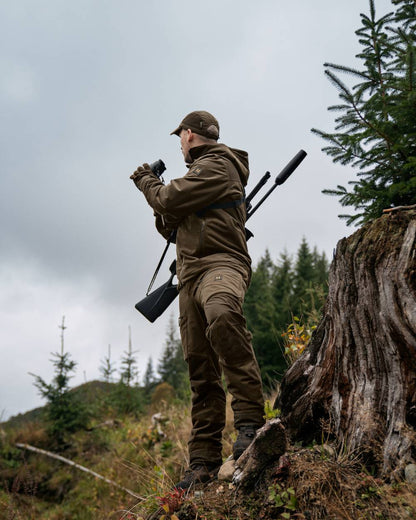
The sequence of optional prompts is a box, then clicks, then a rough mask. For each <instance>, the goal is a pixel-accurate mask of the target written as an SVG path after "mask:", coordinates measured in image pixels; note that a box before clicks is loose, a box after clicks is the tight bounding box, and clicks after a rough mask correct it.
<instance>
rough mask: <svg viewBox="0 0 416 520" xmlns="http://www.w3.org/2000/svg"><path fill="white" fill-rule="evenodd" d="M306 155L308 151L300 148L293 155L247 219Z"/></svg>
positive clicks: (285, 179)
mask: <svg viewBox="0 0 416 520" xmlns="http://www.w3.org/2000/svg"><path fill="white" fill-rule="evenodd" d="M306 155H307V153H306V152H305V151H304V150H299V152H298V153H297V154H296V155H295V157H293V159H291V160H290V161H289V162H288V163H287V165H286V166H285V167H284V168H283V170H282V171H281V172H280V173H279V175H278V176H277V177H276V180H275V181H274V184H273V186H272V187H271V188H270V190H269V191H268V192H267V193H266V195H264V197H263V198H262V199H261V200H260V202H258V203H257V204H256V206H254V208H253V209H252V210H251V211H250V212H249V213H248V214H247V219H246V220H248V219H249V218H250V217H251V216H252V215H253V214H254V213H255V212H256V211H257V210H258V208H259V207H260V206H261V205H262V204H263V202H264V201H265V200H266V199H267V197H268V196H269V195H270V194H271V193H272V191H273V190H275V189H276V188H277V186H280V185H281V184H283V183H284V182H285V181H287V179H288V178H289V177H290V175H292V173H293V172H294V171H295V170H296V168H297V167H298V166H299V164H300V163H301V162H302V161H303V159H304V158H305V157H306Z"/></svg>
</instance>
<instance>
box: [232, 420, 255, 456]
mask: <svg viewBox="0 0 416 520" xmlns="http://www.w3.org/2000/svg"><path fill="white" fill-rule="evenodd" d="M258 428H259V426H257V425H255V424H246V425H245V426H240V428H239V429H238V436H237V440H236V441H235V443H234V444H233V459H234V460H237V459H239V458H240V457H241V455H242V454H243V452H244V451H245V450H246V449H247V448H248V447H249V446H250V444H251V443H252V442H253V439H254V437H255V436H256V431H257V429H258Z"/></svg>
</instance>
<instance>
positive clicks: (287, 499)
mask: <svg viewBox="0 0 416 520" xmlns="http://www.w3.org/2000/svg"><path fill="white" fill-rule="evenodd" d="M269 500H270V502H274V505H275V506H276V507H279V508H280V507H281V508H285V509H288V510H289V511H292V512H294V511H296V508H297V505H298V504H297V498H296V492H295V490H294V489H293V488H292V487H288V488H287V489H285V488H284V487H283V486H282V485H280V484H279V483H277V482H276V483H275V484H273V485H272V486H270V487H269ZM280 516H281V517H282V518H290V513H289V512H284V513H281V515H280Z"/></svg>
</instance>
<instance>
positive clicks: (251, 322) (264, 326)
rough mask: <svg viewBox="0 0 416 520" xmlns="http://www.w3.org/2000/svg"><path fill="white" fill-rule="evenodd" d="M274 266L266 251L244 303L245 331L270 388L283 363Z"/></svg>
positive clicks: (279, 373)
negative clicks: (273, 285)
mask: <svg viewBox="0 0 416 520" xmlns="http://www.w3.org/2000/svg"><path fill="white" fill-rule="evenodd" d="M273 272H274V264H273V262H272V260H271V257H270V253H269V251H268V250H266V252H265V254H264V256H263V257H262V258H261V259H260V261H259V263H258V264H257V266H256V268H255V269H254V270H253V274H252V278H251V283H250V287H249V289H248V291H247V293H246V298H245V302H244V315H245V317H246V320H247V327H248V329H249V330H250V332H251V333H252V335H253V347H254V350H255V353H256V357H257V360H258V362H259V366H260V370H261V374H262V378H263V381H264V383H265V384H266V385H267V386H269V385H271V384H273V383H274V380H276V379H278V378H280V377H281V375H282V374H283V372H284V370H285V368H286V363H285V360H284V357H283V353H282V350H281V349H280V348H279V332H278V330H277V327H276V322H275V320H274V317H275V302H274V300H273V294H272V276H273Z"/></svg>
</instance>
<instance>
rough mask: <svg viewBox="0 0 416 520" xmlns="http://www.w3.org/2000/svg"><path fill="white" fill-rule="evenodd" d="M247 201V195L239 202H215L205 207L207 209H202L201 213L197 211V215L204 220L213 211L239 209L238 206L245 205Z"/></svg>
mask: <svg viewBox="0 0 416 520" xmlns="http://www.w3.org/2000/svg"><path fill="white" fill-rule="evenodd" d="M245 201H246V195H245V194H244V196H243V198H241V199H238V200H229V201H227V202H214V203H213V204H210V205H209V206H205V208H202V209H200V210H199V211H196V215H197V216H198V217H199V218H202V217H203V216H204V215H205V213H206V212H207V211H209V210H211V209H230V208H238V206H241V204H244V202H245Z"/></svg>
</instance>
